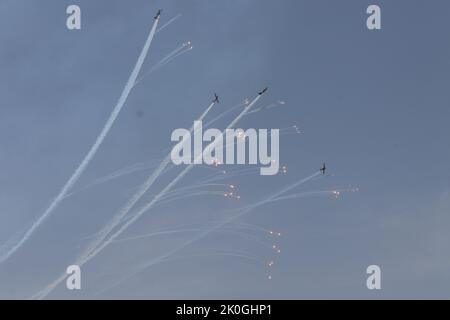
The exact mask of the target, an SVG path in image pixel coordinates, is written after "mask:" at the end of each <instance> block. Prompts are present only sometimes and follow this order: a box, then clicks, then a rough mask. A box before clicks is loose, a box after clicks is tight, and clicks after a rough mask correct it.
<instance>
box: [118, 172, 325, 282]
mask: <svg viewBox="0 0 450 320" xmlns="http://www.w3.org/2000/svg"><path fill="white" fill-rule="evenodd" d="M320 174H321V173H320V172H316V173H314V174H312V175H310V176H309V177H306V178H304V179H302V180H300V181H298V182H296V183H293V184H291V185H289V186H287V187H285V188H283V189H281V190H280V191H277V192H275V193H274V194H272V195H269V196H268V197H266V198H265V199H264V200H261V201H259V202H257V203H255V204H253V205H250V206H247V207H245V208H242V209H239V210H238V213H237V214H235V215H232V216H231V217H229V218H228V219H226V220H224V221H223V222H221V223H219V224H217V225H215V226H213V227H211V228H209V229H207V230H206V231H204V232H202V233H201V234H199V235H197V236H196V237H194V238H192V239H191V240H189V241H187V242H185V243H183V244H182V245H180V246H179V247H177V248H174V249H172V250H170V251H169V252H168V253H166V254H164V255H162V256H160V257H159V258H156V259H154V260H152V261H150V262H147V263H144V264H142V265H141V266H138V267H137V268H136V270H135V271H134V272H133V273H131V274H129V275H128V276H126V277H124V278H122V279H120V280H119V281H117V282H116V283H115V284H114V285H113V286H111V287H109V288H110V289H111V288H114V287H115V286H117V285H119V284H120V283H122V282H123V281H126V280H128V279H131V278H133V277H134V276H135V275H137V274H139V273H141V272H142V271H144V270H145V269H147V268H149V267H151V266H153V265H156V264H158V263H161V262H162V261H165V260H166V259H167V258H169V257H170V256H172V255H174V254H175V253H177V252H178V251H180V250H182V249H184V248H186V247H188V246H189V245H191V244H193V243H194V242H197V241H199V240H201V239H203V238H204V237H206V236H207V235H209V234H210V233H211V232H214V231H216V230H218V229H220V228H222V227H223V226H225V225H227V224H228V223H230V222H232V221H234V220H236V219H238V218H240V217H242V216H243V215H245V214H248V213H249V212H251V211H252V210H253V209H255V208H256V207H259V206H262V205H264V204H266V203H269V202H271V201H273V200H274V199H277V198H278V197H280V196H282V195H283V194H284V193H286V192H289V191H290V190H292V189H294V188H296V187H299V186H300V185H302V184H304V183H306V182H308V181H310V180H312V179H314V178H315V177H317V176H319V175H320Z"/></svg>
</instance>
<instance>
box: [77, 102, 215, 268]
mask: <svg viewBox="0 0 450 320" xmlns="http://www.w3.org/2000/svg"><path fill="white" fill-rule="evenodd" d="M213 106H214V103H211V104H210V105H209V106H208V108H206V110H205V111H204V112H203V114H202V115H201V116H200V118H199V121H202V120H203V119H204V118H205V117H206V115H207V114H208V113H209V111H210V110H211V109H212V107H213ZM193 130H194V127H193V126H192V127H191V129H190V131H189V132H192V131H193ZM170 159H171V157H170V153H169V154H168V155H167V156H166V157H165V158H164V159H163V161H162V162H161V163H160V165H159V166H158V168H157V169H156V170H155V171H154V172H153V173H152V174H151V175H150V176H149V177H148V178H147V180H146V181H145V182H144V184H143V185H142V186H141V187H140V188H139V190H138V191H137V192H136V193H135V194H134V195H133V196H132V197H131V199H130V200H129V201H128V202H127V203H126V204H125V206H124V207H123V208H122V209H121V210H120V211H119V213H117V214H116V215H115V216H114V217H113V218H112V220H111V221H110V222H109V223H108V224H107V225H106V226H105V227H103V228H102V230H101V231H100V232H99V233H98V237H97V238H96V239H94V240H93V241H92V243H91V244H90V245H89V246H88V248H87V249H86V251H85V253H84V254H83V255H81V257H80V258H79V260H80V261H84V260H86V259H87V257H86V255H89V253H90V252H91V251H93V250H94V249H95V248H96V247H97V246H99V245H100V244H101V243H102V241H103V240H105V239H106V237H107V235H108V234H109V233H110V232H111V231H112V230H113V229H114V228H115V227H117V225H119V224H120V223H121V222H122V220H123V218H124V217H125V216H126V215H127V214H128V212H129V211H130V210H131V209H132V208H133V207H134V206H135V205H136V203H137V202H138V201H139V200H140V199H141V198H142V197H143V196H144V194H145V193H146V192H147V191H148V189H150V187H151V186H152V185H153V183H154V182H155V181H156V179H157V178H158V177H159V176H160V174H161V173H162V172H163V171H164V170H165V168H166V167H167V166H168V165H169V163H170ZM83 264H84V262H83Z"/></svg>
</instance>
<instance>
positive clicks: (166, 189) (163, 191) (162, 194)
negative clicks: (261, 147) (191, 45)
mask: <svg viewBox="0 0 450 320" xmlns="http://www.w3.org/2000/svg"><path fill="white" fill-rule="evenodd" d="M260 98H261V96H260V95H258V96H257V97H256V98H255V99H254V100H253V101H252V102H251V103H250V104H249V106H248V107H247V108H245V109H244V110H243V111H242V112H241V113H240V114H239V115H238V116H237V117H236V118H235V119H234V120H233V121H232V122H231V123H230V124H229V125H228V126H227V127H226V129H230V128H232V127H234V126H235V124H236V123H238V122H239V120H240V119H241V118H242V117H243V116H245V114H246V113H247V112H248V111H249V110H250V109H251V108H252V106H253V105H255V104H256V103H257V102H258V100H259V99H260ZM226 129H225V130H226ZM225 130H224V131H222V134H223V133H224V132H225ZM219 141H220V139H216V140H215V141H214V142H212V143H211V144H209V145H208V146H207V147H206V148H205V151H204V152H203V153H204V154H208V153H209V151H210V150H211V149H213V148H214V146H215V145H216V144H217V143H218V142H219ZM201 156H202V155H200V156H199V157H201ZM169 161H170V155H169V156H168V162H169ZM195 162H196V161H194V163H195ZM193 168H194V165H193V164H190V165H188V166H186V168H185V169H184V170H183V171H182V172H181V173H180V174H179V175H178V176H177V177H175V179H174V180H172V181H171V182H170V183H169V184H168V185H167V186H166V187H165V188H164V189H163V190H162V191H161V192H160V193H159V194H157V195H156V196H155V197H154V198H153V200H152V201H150V203H148V204H147V205H145V206H144V207H143V208H142V209H140V210H139V211H138V212H137V213H136V214H135V215H134V216H133V217H132V218H131V219H129V220H128V221H127V222H126V223H124V224H123V225H122V226H121V227H120V228H119V229H118V230H117V231H116V232H115V233H113V234H112V235H111V236H110V237H109V238H108V239H107V240H106V241H105V242H104V243H103V244H101V245H99V246H98V248H96V249H95V250H93V251H92V253H90V254H89V256H88V257H86V259H84V260H86V261H88V260H90V259H92V258H93V257H95V256H96V255H97V254H98V253H99V252H100V251H102V250H103V249H104V248H105V247H106V246H108V244H109V243H110V242H111V241H113V240H114V239H115V238H116V237H118V236H119V235H120V234H122V232H124V231H125V230H126V229H127V228H128V227H129V226H130V225H132V224H133V223H134V222H135V221H136V220H137V219H139V218H140V217H141V216H142V215H143V214H144V213H145V212H146V211H148V210H150V209H151V208H152V207H153V205H155V204H156V203H157V202H158V201H160V200H161V198H163V197H164V196H165V194H166V193H167V192H169V191H170V190H171V189H172V188H173V187H174V186H175V185H176V184H177V183H178V181H180V180H181V179H182V178H183V177H184V176H185V175H186V174H187V173H189V172H190V171H191V170H192V169H193ZM130 209H131V208H130ZM128 211H129V210H128ZM128 211H127V212H128Z"/></svg>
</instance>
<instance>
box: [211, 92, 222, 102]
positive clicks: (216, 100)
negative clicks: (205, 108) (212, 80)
mask: <svg viewBox="0 0 450 320" xmlns="http://www.w3.org/2000/svg"><path fill="white" fill-rule="evenodd" d="M212 102H213V103H220V101H219V96H218V95H217V93H214V100H213V101H212Z"/></svg>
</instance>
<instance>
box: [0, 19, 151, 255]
mask: <svg viewBox="0 0 450 320" xmlns="http://www.w3.org/2000/svg"><path fill="white" fill-rule="evenodd" d="M158 21H159V19H156V20H155V22H154V23H153V27H152V29H151V30H150V34H149V36H148V38H147V41H146V42H145V45H144V47H143V49H142V51H141V54H140V55H139V58H138V60H137V62H136V65H135V66H134V69H133V71H132V73H131V75H130V78H129V79H128V82H127V84H126V85H125V88H124V89H123V91H122V94H121V96H120V98H119V100H118V102H117V104H116V106H115V107H114V109H113V111H112V113H111V115H110V116H109V118H108V120H107V121H106V123H105V125H104V127H103V129H102V131H101V132H100V134H99V136H98V137H97V139H96V140H95V143H94V144H93V146H92V147H91V149H90V150H89V152H88V153H87V155H86V156H85V158H84V159H83V161H82V162H81V164H80V165H79V166H78V168H77V169H76V170H75V172H74V173H73V175H72V176H71V177H70V179H69V180H68V181H67V182H66V184H65V185H64V187H63V188H62V189H61V191H60V192H59V194H58V195H57V196H56V198H54V199H53V201H52V202H51V204H50V206H49V207H48V208H47V210H46V211H45V212H44V214H42V215H41V216H40V217H39V218H38V219H37V220H36V221H35V222H34V223H33V225H32V226H31V227H30V228H29V229H28V230H27V231H26V232H25V234H24V235H23V237H22V238H21V239H20V240H19V241H18V242H17V243H15V244H14V245H13V246H12V247H11V248H9V249H8V251H7V252H6V253H5V254H2V255H1V256H0V263H2V262H4V261H5V260H7V259H8V258H9V257H11V255H13V254H14V253H15V252H16V251H17V250H18V249H19V248H20V247H22V245H23V244H24V243H25V242H26V241H27V240H28V239H29V238H30V237H31V235H32V234H33V233H34V232H35V231H36V230H37V229H38V228H39V226H40V225H41V224H42V223H43V222H44V221H45V220H47V218H48V217H49V216H50V215H51V214H52V213H53V211H54V210H55V209H56V208H57V207H58V205H59V204H60V203H61V202H62V201H63V199H64V198H65V196H66V195H67V193H69V192H70V190H71V189H72V187H73V186H74V185H75V183H76V182H77V181H78V179H79V178H80V177H81V175H82V174H83V172H84V171H85V170H86V168H87V167H88V165H89V163H90V162H91V160H92V159H93V158H94V156H95V154H96V153H97V151H98V149H99V148H100V146H101V144H102V143H103V141H104V140H105V138H106V136H107V135H108V133H109V131H110V130H111V128H112V126H113V124H114V122H115V120H116V119H117V117H118V116H119V113H120V111H121V110H122V108H123V106H124V105H125V102H126V101H127V98H128V96H129V94H130V92H131V89H132V88H133V86H134V83H135V81H136V79H137V77H138V75H139V73H140V71H141V68H142V65H143V64H144V60H145V58H146V56H147V54H148V51H149V49H150V45H151V43H152V41H153V37H154V35H155V31H156V28H157V27H158Z"/></svg>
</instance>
